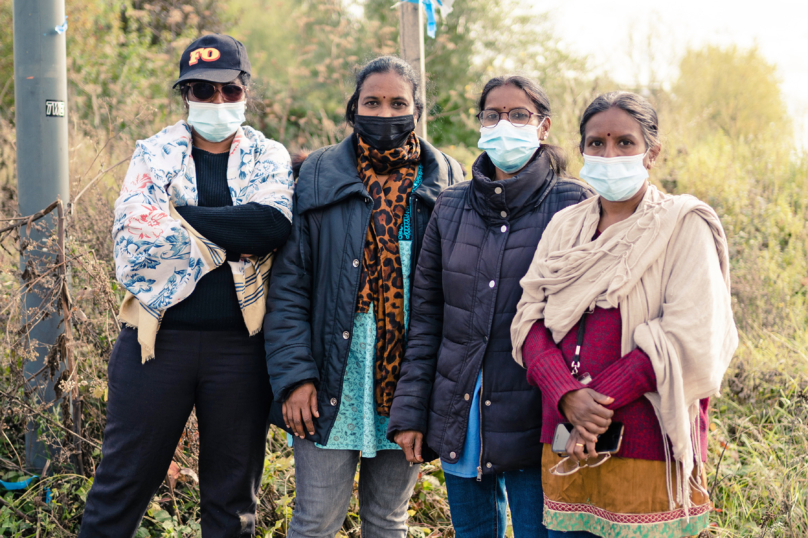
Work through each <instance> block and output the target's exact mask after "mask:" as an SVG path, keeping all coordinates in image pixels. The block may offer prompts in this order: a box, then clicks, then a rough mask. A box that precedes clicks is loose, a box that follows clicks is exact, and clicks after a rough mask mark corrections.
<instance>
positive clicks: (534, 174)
mask: <svg viewBox="0 0 808 538" xmlns="http://www.w3.org/2000/svg"><path fill="white" fill-rule="evenodd" d="M494 177H495V167H494V164H493V163H492V162H491V159H490V158H489V157H488V154H487V153H485V152H483V153H482V154H481V155H480V156H479V157H477V160H476V161H474V165H472V167H471V189H469V198H468V200H469V203H470V204H471V206H472V207H473V208H474V210H475V211H477V213H479V214H480V215H481V216H482V217H483V218H487V219H491V220H498V221H499V220H506V219H513V218H516V217H519V216H520V215H522V214H523V213H526V212H527V211H530V210H531V209H533V208H535V207H536V206H538V205H539V204H540V203H541V202H542V201H543V200H544V198H545V197H546V196H547V193H548V192H549V191H550V187H551V186H552V185H553V183H555V180H556V175H555V172H554V171H553V168H552V167H551V166H550V158H549V156H548V155H547V153H546V152H544V151H541V150H539V151H538V152H537V153H536V155H535V156H534V157H532V158H531V160H530V162H529V163H528V164H527V166H525V167H524V168H523V169H522V170H520V171H519V173H518V174H516V175H515V176H513V177H511V178H508V179H500V180H495V179H493V178H494ZM497 189H499V192H497ZM503 211H504V212H505V213H506V216H505V217H503V216H502V212H503Z"/></svg>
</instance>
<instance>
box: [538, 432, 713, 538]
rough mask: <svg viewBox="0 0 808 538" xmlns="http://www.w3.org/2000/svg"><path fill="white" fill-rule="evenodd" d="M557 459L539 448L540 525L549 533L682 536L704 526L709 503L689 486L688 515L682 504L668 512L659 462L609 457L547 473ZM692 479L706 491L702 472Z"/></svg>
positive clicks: (652, 537)
mask: <svg viewBox="0 0 808 538" xmlns="http://www.w3.org/2000/svg"><path fill="white" fill-rule="evenodd" d="M560 459H561V457H560V456H559V455H558V454H554V453H553V452H552V450H551V449H550V445H547V444H545V445H544V448H543V452H542V473H541V478H542V487H543V488H544V524H545V526H546V527H547V528H548V529H550V530H554V531H562V532H572V531H585V532H591V533H592V534H595V535H597V536H600V537H601V538H682V537H685V536H698V534H699V533H700V532H701V531H703V530H704V529H706V528H707V526H708V525H709V522H710V512H711V511H712V503H710V499H709V498H708V496H707V495H705V494H704V493H703V492H701V491H699V490H697V489H696V488H691V496H690V499H691V506H690V509H689V510H688V514H685V510H684V509H683V508H682V507H681V506H677V507H676V508H674V510H670V504H669V502H668V480H667V479H666V466H665V462H664V461H649V460H639V459H632V458H618V457H612V458H611V459H609V460H608V461H607V462H605V463H604V464H603V465H600V466H598V467H594V468H583V469H581V470H580V471H578V472H576V473H574V474H571V475H569V476H556V475H553V474H550V472H549V469H550V468H551V467H552V466H553V465H555V464H556V463H558V461H559V460H560ZM675 473H676V472H675V470H672V474H673V475H674V476H673V477H672V480H673V484H674V487H675V484H676V476H675ZM694 479H696V480H698V482H699V483H700V484H701V485H702V487H703V488H704V490H705V491H706V490H707V479H706V476H705V475H704V473H703V472H702V474H701V475H700V476H698V477H694Z"/></svg>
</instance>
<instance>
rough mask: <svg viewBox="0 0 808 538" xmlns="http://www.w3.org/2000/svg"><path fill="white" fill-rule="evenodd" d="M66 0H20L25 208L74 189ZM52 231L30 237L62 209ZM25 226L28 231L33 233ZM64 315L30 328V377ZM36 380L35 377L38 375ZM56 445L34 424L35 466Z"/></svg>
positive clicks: (17, 92)
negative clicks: (69, 143) (45, 442)
mask: <svg viewBox="0 0 808 538" xmlns="http://www.w3.org/2000/svg"><path fill="white" fill-rule="evenodd" d="M65 21H66V19H65V6H64V0H14V98H15V109H16V129H17V196H18V199H19V211H20V214H21V215H30V214H33V213H35V212H37V211H39V210H40V209H43V208H45V207H47V206H48V205H49V204H50V203H51V202H53V201H54V200H56V198H57V196H58V197H61V199H62V201H63V202H64V203H65V204H67V202H68V200H69V196H70V191H69V186H70V185H69V175H68V174H69V171H68V154H67V70H66V47H65V35H64V32H65V29H66V28H65V26H64V23H65ZM41 222H42V223H43V225H44V226H45V227H46V228H47V229H46V230H45V231H41V232H37V231H33V230H32V232H31V237H30V239H32V240H34V241H39V240H42V239H43V238H46V237H48V236H50V235H51V234H52V233H53V230H54V229H55V226H56V217H55V213H52V214H51V215H49V216H47V217H45V218H43V219H42V220H41ZM25 234H26V231H25V229H24V228H22V229H21V236H22V238H23V239H25V237H26V235H25ZM29 261H33V262H34V263H36V264H38V265H39V264H42V265H44V264H52V263H53V262H54V261H55V257H54V255H53V254H50V253H45V252H42V251H39V250H36V249H28V250H26V251H25V253H24V255H23V257H22V260H21V267H25V265H26V264H27V263H29ZM35 291H36V290H34V291H32V292H29V293H28V294H27V295H26V297H25V306H26V308H27V309H29V311H30V309H36V308H38V307H39V306H40V304H41V302H42V298H41V297H40V296H39V295H37V293H36V292H35ZM60 323H61V317H60V316H57V315H51V316H50V317H49V318H47V319H44V320H42V321H40V322H39V323H37V324H36V325H35V326H34V327H33V328H32V329H31V331H30V339H31V344H32V346H33V349H34V350H35V351H36V353H37V360H36V361H32V362H28V363H26V364H25V368H24V374H25V376H26V379H28V378H30V376H31V375H33V374H34V373H35V372H38V371H39V370H40V369H41V368H42V367H43V366H44V365H45V360H46V356H47V351H48V349H49V347H50V346H51V345H52V344H53V343H54V342H55V341H56V338H57V337H58V335H59V333H60V332H61V330H62V329H60V327H59V324H60ZM31 384H32V385H33V384H35V380H32V382H31ZM32 397H33V398H37V399H39V400H40V401H48V402H52V401H54V399H55V394H54V390H53V382H50V383H48V384H47V386H45V387H44V388H43V389H42V390H40V391H38V393H36V394H34V395H32ZM47 458H48V447H46V446H44V445H43V443H42V442H40V441H38V440H37V432H36V429H35V425H34V424H29V428H28V432H27V433H26V437H25V460H26V465H27V466H28V467H29V468H31V469H42V467H43V466H44V464H45V461H46V460H47Z"/></svg>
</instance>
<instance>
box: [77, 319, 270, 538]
mask: <svg viewBox="0 0 808 538" xmlns="http://www.w3.org/2000/svg"><path fill="white" fill-rule="evenodd" d="M264 356H265V355H264V337H263V335H262V334H259V335H256V336H253V337H249V336H248V335H247V332H246V330H245V331H243V332H229V331H228V332H225V331H222V332H213V331H207V332H202V331H180V330H162V331H159V332H158V334H157V341H156V343H155V357H154V359H152V360H150V361H148V362H147V363H145V364H142V363H141V357H140V345H139V344H138V342H137V331H136V330H135V329H131V328H124V329H123V330H122V331H121V334H120V336H119V337H118V341H117V342H116V343H115V348H114V349H113V351H112V357H111V358H110V361H109V399H108V403H107V425H106V429H105V430H104V444H103V448H102V454H103V458H102V460H101V464H100V465H99V466H98V469H97V470H96V474H95V481H94V483H93V486H92V489H91V490H90V493H89V495H88V497H87V505H86V508H85V511H84V518H83V520H82V525H81V531H80V532H79V537H80V538H101V537H103V538H127V537H131V536H133V535H134V534H135V532H136V531H137V528H138V526H139V524H140V520H141V518H142V517H143V514H144V513H145V512H146V509H147V507H148V506H149V503H150V501H151V498H152V496H153V495H154V494H155V492H156V491H157V488H158V487H159V486H160V484H161V482H162V481H163V479H164V478H165V476H166V473H167V471H168V467H169V465H170V463H171V460H172V457H173V455H174V450H175V448H176V447H177V443H178V442H179V439H180V436H181V434H182V432H183V429H184V427H185V423H186V421H187V420H188V416H189V415H190V413H191V410H192V409H193V408H194V407H196V415H197V419H198V423H199V445H200V447H199V481H200V490H201V516H202V522H201V524H202V535H203V536H204V537H205V538H214V537H215V538H219V537H231V536H233V537H235V536H250V535H252V534H253V532H254V530H255V510H256V498H257V497H256V495H257V493H258V489H259V487H260V485H261V474H262V472H263V464H264V450H265V446H266V436H267V427H268V426H267V424H268V422H267V418H268V414H269V407H270V404H271V402H272V393H271V390H270V387H269V378H268V375H267V370H266V361H265V358H264Z"/></svg>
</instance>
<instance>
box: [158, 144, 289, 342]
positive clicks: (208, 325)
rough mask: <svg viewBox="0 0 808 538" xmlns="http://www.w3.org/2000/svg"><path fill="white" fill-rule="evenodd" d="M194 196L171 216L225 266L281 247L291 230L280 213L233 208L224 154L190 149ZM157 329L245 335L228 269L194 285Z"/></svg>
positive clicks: (266, 208) (254, 207) (251, 206)
mask: <svg viewBox="0 0 808 538" xmlns="http://www.w3.org/2000/svg"><path fill="white" fill-rule="evenodd" d="M192 156H193V159H194V165H195V167H196V183H197V189H198V191H199V198H198V202H197V203H198V205H196V206H184V207H178V208H177V212H178V213H179V214H180V215H182V218H184V219H185V220H186V221H187V222H188V224H190V225H191V226H193V228H194V229H195V230H196V231H197V232H199V233H200V234H202V235H203V236H204V237H205V238H206V239H208V240H209V241H212V242H213V243H215V244H216V245H218V246H220V247H222V248H223V249H225V250H226V251H227V260H228V261H236V260H238V259H239V257H240V256H241V255H242V254H254V255H257V256H263V255H265V254H269V253H270V252H272V251H273V250H275V249H277V248H278V247H280V246H282V245H283V244H284V243H285V242H286V238H287V237H289V232H290V231H291V229H292V224H291V223H290V222H289V219H287V218H286V217H285V216H284V215H283V213H281V212H280V211H278V210H277V209H275V208H274V207H269V206H265V205H261V204H256V203H249V204H244V205H239V206H234V205H233V200H232V198H231V197H230V189H229V188H228V186H227V159H228V157H229V153H227V152H226V153H209V152H207V151H204V150H201V149H199V148H196V147H195V148H193V149H192ZM160 328H162V329H179V330H189V331H190V330H194V331H233V330H236V331H238V330H243V331H245V332H246V331H247V327H246V326H245V325H244V317H243V316H242V315H241V309H240V308H239V305H238V296H237V295H236V287H235V285H234V283H233V273H232V271H231V270H230V265H229V264H227V263H224V264H222V265H220V266H219V267H217V268H216V269H214V270H213V271H211V272H210V273H208V274H206V275H205V276H203V277H202V278H201V279H199V282H197V284H196V288H195V289H194V291H193V293H192V294H191V295H190V296H189V297H187V298H186V299H185V300H184V301H182V302H181V303H179V304H176V305H174V306H172V307H171V308H169V309H168V310H166V312H165V315H164V316H163V322H162V324H161V325H160Z"/></svg>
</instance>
